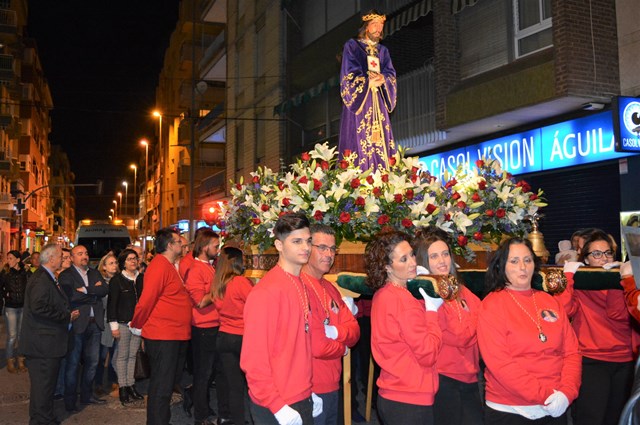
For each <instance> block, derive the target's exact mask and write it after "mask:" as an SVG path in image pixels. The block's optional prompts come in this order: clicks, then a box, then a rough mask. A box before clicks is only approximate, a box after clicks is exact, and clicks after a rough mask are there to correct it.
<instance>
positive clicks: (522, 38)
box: [513, 0, 553, 58]
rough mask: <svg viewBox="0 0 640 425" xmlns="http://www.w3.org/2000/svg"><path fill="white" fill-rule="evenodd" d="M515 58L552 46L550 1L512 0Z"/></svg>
mask: <svg viewBox="0 0 640 425" xmlns="http://www.w3.org/2000/svg"><path fill="white" fill-rule="evenodd" d="M513 10H514V27H515V31H514V42H515V52H516V58H519V57H521V56H525V55H528V54H529V53H533V52H537V51H538V50H542V49H544V48H546V47H549V46H551V45H553V34H552V32H551V0H513Z"/></svg>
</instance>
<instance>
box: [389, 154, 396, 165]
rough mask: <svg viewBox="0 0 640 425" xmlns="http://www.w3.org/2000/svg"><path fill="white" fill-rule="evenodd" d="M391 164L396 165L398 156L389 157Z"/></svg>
mask: <svg viewBox="0 0 640 425" xmlns="http://www.w3.org/2000/svg"><path fill="white" fill-rule="evenodd" d="M389 165H391V166H392V167H393V166H394V165H396V157H395V156H392V157H391V158H389Z"/></svg>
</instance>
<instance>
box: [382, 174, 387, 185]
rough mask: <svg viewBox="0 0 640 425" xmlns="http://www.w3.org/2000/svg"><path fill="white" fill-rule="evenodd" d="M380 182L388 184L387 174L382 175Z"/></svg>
mask: <svg viewBox="0 0 640 425" xmlns="http://www.w3.org/2000/svg"><path fill="white" fill-rule="evenodd" d="M382 181H383V182H384V183H389V174H383V175H382Z"/></svg>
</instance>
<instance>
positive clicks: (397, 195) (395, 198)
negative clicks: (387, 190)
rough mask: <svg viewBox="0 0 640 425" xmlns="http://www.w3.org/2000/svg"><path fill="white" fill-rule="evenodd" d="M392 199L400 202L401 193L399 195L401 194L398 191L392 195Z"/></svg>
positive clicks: (397, 202)
mask: <svg viewBox="0 0 640 425" xmlns="http://www.w3.org/2000/svg"><path fill="white" fill-rule="evenodd" d="M393 201H394V202H395V203H396V204H399V203H401V202H402V195H401V194H399V193H396V194H395V195H393Z"/></svg>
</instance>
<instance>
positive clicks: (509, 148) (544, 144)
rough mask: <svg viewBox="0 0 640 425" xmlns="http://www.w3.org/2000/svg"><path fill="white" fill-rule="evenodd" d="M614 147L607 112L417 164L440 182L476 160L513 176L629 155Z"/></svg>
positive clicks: (440, 154)
mask: <svg viewBox="0 0 640 425" xmlns="http://www.w3.org/2000/svg"><path fill="white" fill-rule="evenodd" d="M639 106H640V105H639ZM615 145H616V139H615V137H614V131H613V123H612V120H611V112H610V111H608V112H602V113H599V114H594V115H590V116H588V117H584V118H578V119H575V120H570V121H565V122H562V123H558V124H553V125H550V126H546V127H541V128H537V129H534V130H529V131H525V132H522V133H516V134H512V135H509V136H505V137H500V138H498V139H493V140H488V141H486V142H481V143H477V144H474V145H469V146H465V147H463V148H459V149H455V150H452V151H448V152H441V153H438V154H434V155H428V156H424V157H421V158H420V162H421V163H422V167H423V169H425V170H428V171H429V172H430V173H431V174H432V175H433V176H436V177H438V178H439V179H441V180H444V173H445V171H448V172H453V171H454V170H455V169H456V168H457V167H458V165H460V164H462V165H463V166H465V167H467V168H470V169H473V168H475V162H476V160H478V159H480V158H495V159H497V160H498V161H499V162H500V164H501V166H502V168H503V169H504V170H505V171H508V172H510V173H511V174H513V175H517V174H526V173H532V172H536V171H542V170H552V169H555V168H562V167H570V166H573V165H579V164H589V163H592V162H598V161H605V160H609V159H618V158H624V157H626V156H630V155H632V154H631V153H622V152H616V150H615ZM638 151H639V152H640V148H639V150H638Z"/></svg>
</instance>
